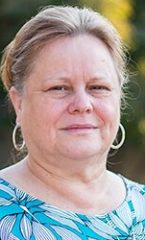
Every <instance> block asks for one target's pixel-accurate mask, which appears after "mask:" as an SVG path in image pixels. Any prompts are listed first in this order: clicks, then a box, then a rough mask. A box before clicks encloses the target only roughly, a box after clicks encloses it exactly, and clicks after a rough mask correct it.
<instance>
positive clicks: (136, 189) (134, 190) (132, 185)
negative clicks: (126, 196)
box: [122, 177, 145, 196]
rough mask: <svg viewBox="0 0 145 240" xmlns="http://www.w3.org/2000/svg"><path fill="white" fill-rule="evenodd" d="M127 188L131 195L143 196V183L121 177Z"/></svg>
mask: <svg viewBox="0 0 145 240" xmlns="http://www.w3.org/2000/svg"><path fill="white" fill-rule="evenodd" d="M122 179H123V181H124V183H125V185H126V188H127V190H129V191H130V193H131V194H132V196H134V195H138V194H139V195H142V196H145V185H144V184H141V183H137V182H135V181H132V180H130V179H128V178H126V177H122Z"/></svg>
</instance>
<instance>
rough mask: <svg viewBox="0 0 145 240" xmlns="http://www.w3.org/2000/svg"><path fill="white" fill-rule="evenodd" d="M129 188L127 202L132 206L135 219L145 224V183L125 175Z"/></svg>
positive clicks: (124, 179) (131, 209)
mask: <svg viewBox="0 0 145 240" xmlns="http://www.w3.org/2000/svg"><path fill="white" fill-rule="evenodd" d="M123 181H124V183H125V185H126V188H127V202H128V205H129V206H130V211H131V212H132V216H134V221H135V222H136V223H137V222H144V225H145V185H144V184H140V183H137V182H134V181H132V180H130V179H127V178H125V177H123Z"/></svg>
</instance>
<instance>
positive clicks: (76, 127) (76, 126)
mask: <svg viewBox="0 0 145 240" xmlns="http://www.w3.org/2000/svg"><path fill="white" fill-rule="evenodd" d="M96 128H97V127H96V126H95V125H93V124H79V123H75V124H71V125H68V126H66V127H64V128H63V130H83V129H84V130H85V129H86V130H87V129H88V130H89V129H96Z"/></svg>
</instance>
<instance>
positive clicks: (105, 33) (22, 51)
mask: <svg viewBox="0 0 145 240" xmlns="http://www.w3.org/2000/svg"><path fill="white" fill-rule="evenodd" d="M84 33H86V34H91V35H93V36H95V37H97V38H99V39H101V40H102V41H103V42H104V43H105V44H106V46H107V47H108V49H109V51H110V53H111V55H112V58H113V61H114V64H115V67H116V70H117V74H118V79H119V82H120V86H121V87H122V85H123V84H124V82H125V81H126V56H125V51H124V46H123V44H122V41H121V39H120V36H119V34H118V32H117V31H116V29H115V28H114V26H113V25H112V24H111V23H110V22H109V21H108V20H107V19H106V18H105V17H103V16H102V15H100V14H99V13H97V12H94V11H93V10H91V9H87V8H78V7H70V6H65V7H62V6H51V7H46V8H45V9H43V10H41V11H40V12H39V13H38V14H37V15H36V16H34V17H33V18H32V19H30V20H29V21H28V22H26V24H25V25H24V26H23V27H22V28H21V29H20V30H19V31H18V33H17V34H16V36H15V38H14V40H13V41H12V42H11V43H10V44H9V45H8V46H7V47H6V49H5V51H4V54H3V57H2V63H1V77H2V81H3V84H4V86H5V88H6V89H7V90H9V89H10V88H11V86H15V87H16V88H17V89H18V90H19V91H21V90H22V89H23V86H24V83H25V80H26V78H27V76H28V75H29V74H30V73H31V70H32V67H33V62H34V60H35V57H36V56H37V53H38V51H40V49H41V48H42V47H43V46H45V45H46V44H47V43H48V42H49V41H51V40H54V39H56V38H61V37H64V36H75V35H78V34H84Z"/></svg>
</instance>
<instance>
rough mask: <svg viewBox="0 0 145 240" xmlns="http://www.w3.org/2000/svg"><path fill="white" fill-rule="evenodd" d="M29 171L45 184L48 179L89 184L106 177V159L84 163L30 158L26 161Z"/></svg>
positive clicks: (89, 160)
mask: <svg viewBox="0 0 145 240" xmlns="http://www.w3.org/2000/svg"><path fill="white" fill-rule="evenodd" d="M25 160H26V163H27V167H28V169H29V171H30V172H31V173H32V174H33V175H34V176H35V177H37V178H38V179H40V180H41V181H42V182H45V183H46V184H47V181H48V182H50V181H49V179H50V178H51V181H52V179H55V181H60V180H61V181H64V182H66V181H67V182H80V183H81V182H82V183H85V184H86V183H89V182H93V181H94V180H96V179H97V181H98V180H99V179H101V178H104V177H105V176H106V173H107V170H106V158H105V160H104V159H103V157H102V158H101V159H99V160H97V159H96V157H95V158H91V159H87V160H84V161H78V160H71V159H63V160H61V159H59V161H58V159H57V160H56V159H50V160H49V161H47V162H46V161H45V162H43V161H39V160H37V159H36V158H32V156H30V155H29V156H28V157H27V158H26V159H25ZM103 180H104V179H103Z"/></svg>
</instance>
